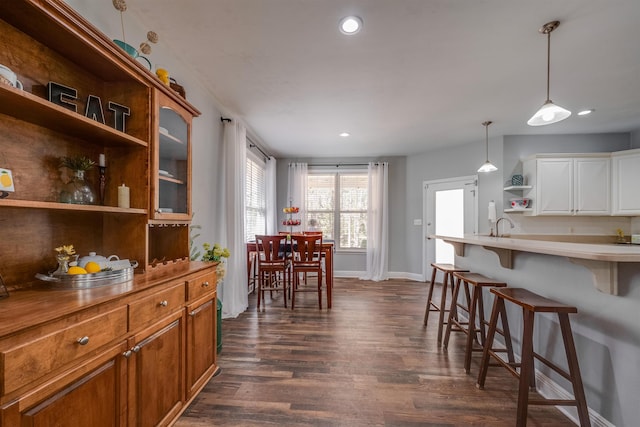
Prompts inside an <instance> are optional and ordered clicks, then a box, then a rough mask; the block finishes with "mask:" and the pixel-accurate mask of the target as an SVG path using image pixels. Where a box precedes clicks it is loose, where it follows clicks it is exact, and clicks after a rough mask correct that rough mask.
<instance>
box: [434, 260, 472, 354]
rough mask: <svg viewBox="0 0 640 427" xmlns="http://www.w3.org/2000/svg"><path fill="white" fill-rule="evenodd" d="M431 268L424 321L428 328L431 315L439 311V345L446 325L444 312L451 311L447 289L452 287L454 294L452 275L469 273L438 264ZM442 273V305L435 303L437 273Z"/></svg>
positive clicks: (448, 265) (451, 266)
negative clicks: (447, 305) (447, 304)
mask: <svg viewBox="0 0 640 427" xmlns="http://www.w3.org/2000/svg"><path fill="white" fill-rule="evenodd" d="M431 267H432V268H433V270H432V272H431V283H430V284H429V295H428V296H427V307H426V309H425V311H424V321H423V325H424V327H425V328H426V327H427V322H428V321H429V313H430V312H432V311H437V312H439V313H440V315H439V317H438V344H440V343H441V342H442V328H443V327H444V325H445V321H444V320H445V319H444V312H445V311H449V309H447V308H446V303H447V288H448V287H449V285H451V292H453V276H452V274H453V273H455V272H463V271H469V270H467V269H464V268H460V267H456V266H455V265H453V264H436V263H432V264H431ZM437 271H441V272H442V273H443V274H444V277H443V278H442V295H441V296H440V305H438V304H436V303H434V302H433V299H432V296H433V288H434V286H435V283H436V272H437Z"/></svg>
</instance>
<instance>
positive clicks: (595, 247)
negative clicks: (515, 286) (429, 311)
mask: <svg viewBox="0 0 640 427" xmlns="http://www.w3.org/2000/svg"><path fill="white" fill-rule="evenodd" d="M432 237H434V238H436V239H441V240H443V241H445V242H447V243H449V244H451V245H453V247H454V249H455V252H456V255H457V256H462V257H463V256H464V246H465V245H466V244H468V245H477V246H482V247H483V248H485V249H487V250H489V251H492V252H494V253H496V254H497V255H498V258H499V260H500V265H501V266H502V267H504V268H509V269H510V268H512V265H513V256H514V252H515V253H517V252H531V253H539V254H545V255H555V256H562V257H567V258H568V259H569V261H571V262H572V263H574V264H578V265H582V266H584V267H587V268H588V269H589V270H591V272H592V273H593V280H594V285H595V286H596V288H597V289H598V290H600V291H602V292H605V293H609V294H612V295H617V294H618V263H620V262H638V263H640V245H631V244H617V243H615V238H611V237H609V236H575V235H567V236H552V235H512V236H506V237H494V236H486V235H471V234H467V235H464V236H463V237H451V236H440V235H435V236H432Z"/></svg>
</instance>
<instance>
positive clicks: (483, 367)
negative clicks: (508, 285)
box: [476, 298, 513, 390]
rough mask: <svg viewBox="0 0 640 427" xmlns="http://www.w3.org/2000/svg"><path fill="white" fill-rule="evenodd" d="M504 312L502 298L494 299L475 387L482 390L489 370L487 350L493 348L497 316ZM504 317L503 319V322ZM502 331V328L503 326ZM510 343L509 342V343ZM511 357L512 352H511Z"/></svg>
mask: <svg viewBox="0 0 640 427" xmlns="http://www.w3.org/2000/svg"><path fill="white" fill-rule="evenodd" d="M504 311H505V309H504V301H503V299H502V298H495V300H494V302H493V308H492V309H491V318H490V319H489V330H488V331H487V338H486V340H485V342H484V348H483V350H482V360H481V361H480V372H478V382H477V384H476V385H477V387H478V388H479V389H480V390H482V389H483V388H484V381H485V380H486V379H487V370H488V369H489V350H490V349H491V347H492V346H493V338H494V337H495V335H496V326H497V325H498V314H501V313H503V312H504ZM505 319H506V317H503V318H502V320H503V322H504V320H505ZM503 330H504V326H503ZM509 342H510V341H509ZM511 357H513V352H511Z"/></svg>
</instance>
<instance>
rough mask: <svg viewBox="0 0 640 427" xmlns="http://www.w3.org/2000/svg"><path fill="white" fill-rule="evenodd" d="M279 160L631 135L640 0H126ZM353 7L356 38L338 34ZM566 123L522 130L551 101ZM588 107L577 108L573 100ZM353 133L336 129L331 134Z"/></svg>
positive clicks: (639, 81) (636, 102)
mask: <svg viewBox="0 0 640 427" xmlns="http://www.w3.org/2000/svg"><path fill="white" fill-rule="evenodd" d="M129 10H131V11H132V12H133V13H135V14H136V15H139V16H138V19H139V20H140V21H141V22H142V24H144V25H146V26H147V27H148V28H149V29H153V30H154V31H156V32H157V33H158V34H159V35H160V37H161V40H162V43H163V44H164V45H165V46H166V47H167V48H168V49H170V50H171V51H172V52H173V53H174V54H175V55H176V57H177V58H178V59H179V60H180V61H181V62H184V63H187V64H190V66H191V68H193V69H194V70H195V73H196V75H197V76H199V77H200V78H201V80H202V82H203V83H204V84H205V85H206V86H207V88H208V89H209V90H210V91H211V93H212V94H213V95H214V96H215V97H216V98H217V100H218V101H219V103H220V104H222V105H223V106H224V108H225V109H226V110H227V111H229V112H231V113H233V114H235V115H237V116H238V117H240V118H241V119H242V120H243V121H244V123H245V124H246V125H247V126H248V127H249V130H250V132H252V133H253V134H255V135H256V136H257V137H258V138H259V139H260V140H261V141H262V142H263V145H265V148H267V149H268V150H269V151H270V152H271V153H273V154H275V155H276V156H277V157H307V156H331V157H341V156H345V157H349V156H364V155H366V156H385V155H411V154H412V153H421V152H424V151H427V150H430V149H434V148H439V147H444V146H450V145H456V144H465V143H470V142H478V143H483V142H484V136H485V132H484V128H483V126H482V122H483V121H486V120H492V121H493V122H494V124H493V125H491V127H490V128H489V135H490V138H491V137H496V136H500V135H518V134H528V135H531V134H565V133H600V132H628V131H632V130H637V129H640V1H639V0H536V1H524V0H516V1H514V0H186V1H176V0H135V2H133V1H132V2H130V5H129ZM351 14H355V15H358V16H360V17H361V18H362V19H363V21H364V27H363V29H362V31H361V32H360V33H359V34H357V35H354V36H345V35H342V34H341V33H340V32H339V31H338V28H337V26H338V22H339V20H340V19H341V18H342V17H344V16H346V15H351ZM552 20H559V21H560V26H559V27H558V28H557V29H556V30H555V31H554V32H553V33H552V35H551V99H552V100H553V101H554V102H556V103H557V104H560V105H562V106H564V107H565V108H567V109H569V110H571V111H572V112H573V113H574V114H573V115H572V116H571V117H570V118H569V119H567V120H565V121H564V122H561V123H557V124H554V125H550V126H545V127H537V128H532V127H529V126H527V125H526V121H527V120H528V119H529V117H530V116H531V115H532V114H533V113H534V112H535V111H536V110H537V109H538V108H539V107H540V106H541V105H542V103H543V102H544V100H545V97H546V67H547V63H546V55H547V50H546V49H547V38H546V36H544V35H541V34H540V33H538V29H539V28H540V27H541V26H542V25H543V24H545V23H546V22H549V21H552ZM585 108H594V109H595V110H596V111H595V113H594V114H591V115H590V116H586V117H578V116H577V115H576V114H575V113H577V111H579V110H581V109H585ZM343 131H346V132H350V133H351V135H352V136H351V137H349V138H341V137H340V136H338V134H339V133H340V132H343Z"/></svg>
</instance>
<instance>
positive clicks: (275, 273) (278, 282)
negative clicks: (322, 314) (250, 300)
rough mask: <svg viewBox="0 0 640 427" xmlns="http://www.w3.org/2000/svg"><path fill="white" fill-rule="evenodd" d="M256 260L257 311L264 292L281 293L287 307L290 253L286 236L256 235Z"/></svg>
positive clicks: (289, 281)
mask: <svg viewBox="0 0 640 427" xmlns="http://www.w3.org/2000/svg"><path fill="white" fill-rule="evenodd" d="M256 252H257V254H258V255H257V260H258V304H257V305H258V310H259V309H260V302H261V301H264V292H265V291H270V294H271V297H272V298H273V293H274V292H280V291H282V295H283V298H282V299H283V300H284V306H285V308H286V307H287V291H289V290H290V283H291V277H290V272H291V271H290V267H291V259H290V256H288V255H287V254H288V253H290V252H291V250H290V246H289V243H288V242H287V238H286V236H283V235H275V236H269V235H256Z"/></svg>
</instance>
